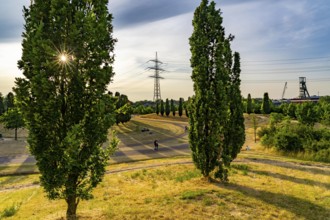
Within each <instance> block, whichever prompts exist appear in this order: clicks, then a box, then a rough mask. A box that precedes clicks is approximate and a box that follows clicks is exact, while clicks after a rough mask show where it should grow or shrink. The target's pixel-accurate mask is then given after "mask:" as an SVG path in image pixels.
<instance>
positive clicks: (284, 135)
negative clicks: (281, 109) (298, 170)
mask: <svg viewBox="0 0 330 220" xmlns="http://www.w3.org/2000/svg"><path fill="white" fill-rule="evenodd" d="M275 147H276V148H277V149H278V150H281V151H289V152H292V151H295V152H298V151H301V150H303V146H302V142H301V139H300V138H299V136H298V135H297V134H296V133H292V132H288V131H286V130H281V131H280V132H278V133H277V134H276V136H275Z"/></svg>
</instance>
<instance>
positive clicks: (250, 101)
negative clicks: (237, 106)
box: [246, 93, 252, 114]
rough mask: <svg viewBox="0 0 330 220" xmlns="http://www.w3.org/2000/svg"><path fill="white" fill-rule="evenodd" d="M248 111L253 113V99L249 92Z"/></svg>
mask: <svg viewBox="0 0 330 220" xmlns="http://www.w3.org/2000/svg"><path fill="white" fill-rule="evenodd" d="M246 113H248V114H251V113H252V99H251V94H250V93H249V94H248V97H247V105H246Z"/></svg>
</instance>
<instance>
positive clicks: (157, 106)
mask: <svg viewBox="0 0 330 220" xmlns="http://www.w3.org/2000/svg"><path fill="white" fill-rule="evenodd" d="M156 114H157V115H159V101H158V100H157V101H156Z"/></svg>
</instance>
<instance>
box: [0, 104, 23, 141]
mask: <svg viewBox="0 0 330 220" xmlns="http://www.w3.org/2000/svg"><path fill="white" fill-rule="evenodd" d="M0 122H1V123H2V124H3V125H4V127H5V128H6V129H14V130H15V140H17V129H19V128H23V127H24V120H23V117H22V113H21V112H20V111H19V110H18V108H16V107H12V108H10V109H8V110H7V112H5V113H4V114H3V115H1V116H0Z"/></svg>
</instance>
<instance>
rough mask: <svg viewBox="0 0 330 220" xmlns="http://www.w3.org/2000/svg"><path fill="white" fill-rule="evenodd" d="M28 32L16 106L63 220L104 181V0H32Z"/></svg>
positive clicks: (108, 71)
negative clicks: (61, 209) (61, 202)
mask: <svg viewBox="0 0 330 220" xmlns="http://www.w3.org/2000/svg"><path fill="white" fill-rule="evenodd" d="M23 13H24V18H25V26H24V28H25V30H24V33H23V42H22V48H23V51H22V58H21V60H20V61H19V62H18V66H19V68H20V69H21V70H23V75H24V76H25V77H24V78H17V79H16V88H15V89H14V90H15V92H16V94H17V101H18V104H19V107H20V109H21V112H22V113H23V117H24V118H25V120H26V123H27V128H28V130H29V137H28V144H29V150H30V152H31V153H32V154H33V155H34V156H35V158H36V160H37V166H38V168H39V171H40V173H41V177H40V183H41V185H42V187H43V188H44V189H45V192H46V193H47V196H48V198H50V199H64V200H65V201H66V203H67V212H66V216H67V219H76V211H77V206H78V204H79V201H80V200H82V199H83V200H86V199H90V198H92V194H91V191H92V189H93V188H94V187H96V186H97V185H98V183H99V182H100V181H101V180H102V177H103V175H104V173H105V166H106V165H107V161H108V159H109V156H110V154H111V153H112V152H113V151H114V149H115V148H116V144H117V143H116V140H115V139H113V140H112V141H111V142H110V144H109V146H108V147H106V148H104V147H103V144H104V142H106V141H107V136H108V129H109V128H110V127H111V125H113V124H114V122H115V117H114V111H115V108H114V104H113V98H112V97H111V95H109V94H106V90H107V86H108V85H109V83H110V81H111V79H112V77H113V75H114V72H113V68H112V64H113V61H114V55H113V49H114V43H115V41H116V40H115V39H114V38H113V37H112V15H111V14H109V12H108V0H95V1H79V0H72V1H67V0H49V1H42V0H35V1H34V3H33V4H32V5H31V6H30V7H29V8H26V7H24V9H23Z"/></svg>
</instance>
